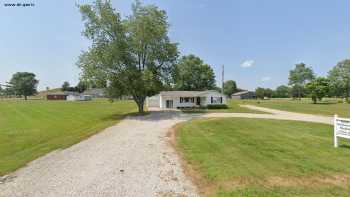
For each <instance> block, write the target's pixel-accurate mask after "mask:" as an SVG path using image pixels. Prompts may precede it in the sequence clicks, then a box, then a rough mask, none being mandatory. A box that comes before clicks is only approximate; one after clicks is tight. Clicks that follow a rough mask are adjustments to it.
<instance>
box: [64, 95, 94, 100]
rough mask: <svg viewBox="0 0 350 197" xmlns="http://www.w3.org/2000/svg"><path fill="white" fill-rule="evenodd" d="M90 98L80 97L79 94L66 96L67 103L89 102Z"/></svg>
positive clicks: (87, 96) (88, 96)
mask: <svg viewBox="0 0 350 197" xmlns="http://www.w3.org/2000/svg"><path fill="white" fill-rule="evenodd" d="M91 100H92V96H90V95H81V94H75V95H74V94H71V95H68V96H67V101H91Z"/></svg>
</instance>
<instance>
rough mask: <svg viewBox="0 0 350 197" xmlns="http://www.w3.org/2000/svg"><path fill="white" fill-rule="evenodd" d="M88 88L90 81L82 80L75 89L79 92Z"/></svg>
mask: <svg viewBox="0 0 350 197" xmlns="http://www.w3.org/2000/svg"><path fill="white" fill-rule="evenodd" d="M87 88H88V82H86V81H82V80H80V81H79V83H78V84H77V86H76V87H75V90H76V91H77V92H79V93H82V92H84V91H85V90H86V89H87Z"/></svg>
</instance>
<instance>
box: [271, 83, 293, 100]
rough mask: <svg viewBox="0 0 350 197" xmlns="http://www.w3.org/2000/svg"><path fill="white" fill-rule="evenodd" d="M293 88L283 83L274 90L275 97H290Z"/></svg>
mask: <svg viewBox="0 0 350 197" xmlns="http://www.w3.org/2000/svg"><path fill="white" fill-rule="evenodd" d="M290 91H291V89H290V88H289V87H288V86H285V85H281V86H278V87H277V88H276V90H275V91H274V97H276V98H288V97H289V95H290Z"/></svg>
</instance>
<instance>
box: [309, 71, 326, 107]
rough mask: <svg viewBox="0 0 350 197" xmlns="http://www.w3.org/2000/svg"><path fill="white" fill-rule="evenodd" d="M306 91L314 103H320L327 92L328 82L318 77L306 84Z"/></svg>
mask: <svg viewBox="0 0 350 197" xmlns="http://www.w3.org/2000/svg"><path fill="white" fill-rule="evenodd" d="M306 89H307V91H308V92H309V94H310V96H311V99H312V101H313V102H314V103H317V100H319V101H321V100H322V98H323V97H325V96H326V95H327V94H328V92H329V80H328V79H327V78H325V77H318V78H316V79H314V80H312V81H311V82H309V83H307V84H306Z"/></svg>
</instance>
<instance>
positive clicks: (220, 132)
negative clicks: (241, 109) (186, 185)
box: [177, 118, 350, 196]
mask: <svg viewBox="0 0 350 197" xmlns="http://www.w3.org/2000/svg"><path fill="white" fill-rule="evenodd" d="M177 128H178V129H177V142H178V147H179V149H180V150H181V151H182V152H183V153H184V158H185V159H186V161H188V162H189V165H192V166H193V169H197V173H199V175H200V177H202V179H203V180H205V181H203V182H204V183H209V185H206V187H208V188H213V187H214V188H216V189H215V191H213V192H212V193H211V194H212V195H213V196H215V195H218V196H281V195H287V196H288V195H290V194H293V195H300V194H303V193H305V194H309V195H314V196H317V195H320V194H323V193H322V192H325V195H324V196H332V195H333V194H336V195H339V196H343V194H344V193H346V192H350V168H349V167H348V166H349V165H350V148H349V147H350V146H349V145H350V142H349V141H348V140H341V144H342V146H341V147H340V148H337V149H336V148H333V128H332V126H330V125H326V124H317V123H309V122H298V121H281V120H262V119H244V118H220V119H215V118H214V119H203V120H192V121H190V122H186V123H183V124H181V125H179V127H177ZM276 180H277V181H276ZM210 184H211V185H212V186H210ZM240 184H241V185H240ZM200 187H203V185H200ZM338 187H343V188H342V189H341V190H339V191H336V189H337V188H338ZM201 189H203V188H201Z"/></svg>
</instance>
